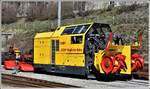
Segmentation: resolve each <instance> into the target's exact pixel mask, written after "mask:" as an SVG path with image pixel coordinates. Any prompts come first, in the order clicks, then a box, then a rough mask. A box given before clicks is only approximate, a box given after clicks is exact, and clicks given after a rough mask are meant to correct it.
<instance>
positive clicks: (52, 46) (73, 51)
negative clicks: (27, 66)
mask: <svg viewBox="0 0 150 89" xmlns="http://www.w3.org/2000/svg"><path fill="white" fill-rule="evenodd" d="M137 40H138V42H137V44H136V45H124V44H113V33H112V31H111V28H110V26H109V25H108V24H104V23H85V24H76V25H69V26H61V27H58V28H57V29H56V30H55V31H54V32H43V33H37V34H36V35H35V37H34V61H33V64H34V69H35V71H38V70H44V71H47V72H52V73H63V74H71V75H72V74H74V75H84V76H87V77H88V76H90V75H93V74H94V76H96V77H97V78H98V77H100V75H105V76H109V75H132V73H133V72H137V71H140V70H142V69H143V67H144V59H143V57H142V55H141V54H140V53H139V50H140V49H141V47H142V33H139V34H138V38H137Z"/></svg>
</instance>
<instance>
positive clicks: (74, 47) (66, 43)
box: [59, 35, 84, 54]
mask: <svg viewBox="0 0 150 89" xmlns="http://www.w3.org/2000/svg"><path fill="white" fill-rule="evenodd" d="M75 36H77V35H75ZM80 36H82V37H83V35H80ZM59 41H60V50H59V52H60V53H78V54H79V53H83V50H84V38H82V43H80V44H72V43H71V36H69V35H66V36H60V38H59Z"/></svg>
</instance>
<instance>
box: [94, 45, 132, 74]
mask: <svg viewBox="0 0 150 89" xmlns="http://www.w3.org/2000/svg"><path fill="white" fill-rule="evenodd" d="M110 49H114V50H115V51H116V52H121V53H122V54H123V55H125V56H126V59H125V63H126V65H127V69H126V71H124V70H121V72H120V74H131V46H121V45H117V46H111V47H110ZM103 55H104V51H103V50H100V51H99V52H98V53H95V59H94V65H95V67H96V69H97V70H98V71H99V72H100V73H104V71H103V70H102V68H101V65H100V64H101V61H102V56H103Z"/></svg>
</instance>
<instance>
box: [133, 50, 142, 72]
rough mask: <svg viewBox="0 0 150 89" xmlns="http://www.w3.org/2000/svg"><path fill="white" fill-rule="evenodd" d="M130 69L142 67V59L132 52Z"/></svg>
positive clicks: (134, 69)
mask: <svg viewBox="0 0 150 89" xmlns="http://www.w3.org/2000/svg"><path fill="white" fill-rule="evenodd" d="M131 58H132V62H131V66H132V68H131V70H132V71H134V72H136V71H138V70H141V69H143V68H144V59H143V57H142V56H141V55H140V54H137V53H135V54H132V56H131Z"/></svg>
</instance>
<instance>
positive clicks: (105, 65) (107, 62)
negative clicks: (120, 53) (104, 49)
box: [101, 56, 113, 74]
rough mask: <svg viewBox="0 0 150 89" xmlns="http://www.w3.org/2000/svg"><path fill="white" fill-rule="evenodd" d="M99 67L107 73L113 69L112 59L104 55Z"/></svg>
mask: <svg viewBox="0 0 150 89" xmlns="http://www.w3.org/2000/svg"><path fill="white" fill-rule="evenodd" d="M101 67H102V70H103V71H104V72H105V73H106V74H109V73H111V71H112V70H113V61H112V59H111V58H110V57H108V56H104V57H103V59H102V62H101Z"/></svg>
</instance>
